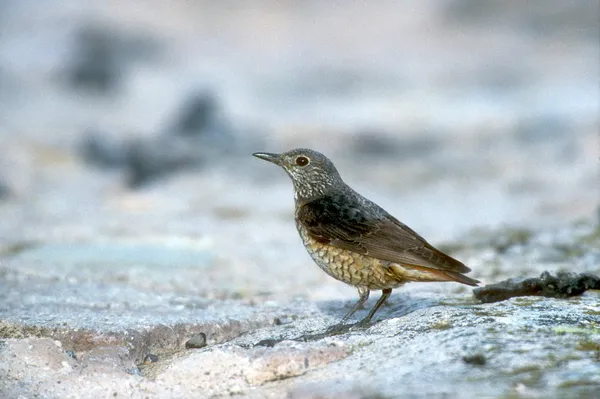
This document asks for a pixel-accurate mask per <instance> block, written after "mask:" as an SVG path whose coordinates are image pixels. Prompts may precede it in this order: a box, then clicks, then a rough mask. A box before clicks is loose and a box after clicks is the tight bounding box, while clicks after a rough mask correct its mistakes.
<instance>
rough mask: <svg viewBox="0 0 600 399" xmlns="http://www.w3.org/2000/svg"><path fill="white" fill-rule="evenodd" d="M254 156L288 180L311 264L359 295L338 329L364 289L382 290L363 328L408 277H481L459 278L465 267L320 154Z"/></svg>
mask: <svg viewBox="0 0 600 399" xmlns="http://www.w3.org/2000/svg"><path fill="white" fill-rule="evenodd" d="M252 155H254V156H255V157H258V158H260V159H264V160H265V161H269V162H272V163H274V164H276V165H279V166H281V167H282V168H283V169H284V170H285V171H286V172H287V174H288V175H289V176H290V177H291V179H292V182H293V183H294V197H295V202H296V211H295V218H296V227H297V229H298V232H299V233H300V237H302V241H303V243H304V246H305V247H306V249H307V251H308V253H309V254H310V256H311V257H312V259H313V260H314V261H315V263H316V264H317V265H318V266H319V267H320V268H321V269H322V270H323V271H324V272H325V273H327V274H329V275H330V276H331V277H333V278H335V279H337V280H340V281H342V282H344V283H346V284H349V285H352V286H354V287H356V288H357V289H358V294H359V296H360V298H359V299H358V301H357V302H356V304H355V305H354V306H353V307H352V309H350V311H349V312H348V313H347V314H346V315H345V316H344V318H343V319H342V320H341V322H340V324H339V326H342V325H343V324H344V323H345V322H346V321H347V320H348V319H349V318H350V317H351V316H352V315H353V314H354V313H355V312H356V310H357V309H359V308H360V307H361V306H362V305H363V304H364V303H365V301H366V300H367V299H368V298H369V292H370V290H382V295H381V297H380V298H379V300H378V301H377V303H376V304H375V306H374V307H373V309H371V311H370V312H369V314H368V315H367V316H366V317H365V318H364V319H363V320H361V321H360V322H359V324H361V325H364V324H368V323H369V322H370V321H371V318H372V317H373V315H374V314H375V313H376V312H377V310H378V309H379V308H380V307H381V305H382V304H383V302H385V300H386V299H387V298H388V297H389V296H390V294H391V293H392V289H393V288H398V287H400V286H401V285H403V284H404V283H406V282H410V281H455V282H459V283H462V284H467V285H472V286H476V285H477V283H478V282H479V281H477V280H474V279H472V278H469V277H467V276H465V275H463V273H468V272H470V271H471V269H469V268H468V267H467V266H465V265H464V264H462V263H461V262H459V261H458V260H456V259H454V258H452V257H450V256H448V255H446V254H444V253H443V252H441V251H440V250H438V249H436V248H434V247H433V246H432V245H431V244H429V243H428V242H427V241H425V239H424V238H423V237H421V236H420V235H419V234H417V233H416V232H415V231H414V230H412V229H411V228H410V227H408V226H406V225H405V224H404V223H402V222H400V221H399V220H398V219H396V218H395V217H393V216H392V215H390V214H389V213H387V212H386V211H385V210H384V209H383V208H381V207H380V206H379V205H377V204H375V203H374V202H372V201H369V200H368V199H366V198H365V197H363V196H362V195H360V194H358V193H357V192H356V191H354V190H353V189H352V188H350V187H349V186H348V185H347V184H346V183H344V181H343V180H342V178H341V177H340V174H339V173H338V171H337V169H336V167H335V166H334V165H333V162H331V161H330V160H329V159H328V158H327V157H326V156H325V155H323V154H321V153H319V152H317V151H313V150H309V149H295V150H291V151H289V152H286V153H283V154H271V153H266V152H257V153H254V154H252Z"/></svg>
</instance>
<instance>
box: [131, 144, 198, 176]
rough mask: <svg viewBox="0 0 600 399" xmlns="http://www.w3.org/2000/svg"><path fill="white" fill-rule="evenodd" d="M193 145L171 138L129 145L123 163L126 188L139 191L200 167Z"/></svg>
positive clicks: (194, 145)
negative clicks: (139, 188) (164, 177)
mask: <svg viewBox="0 0 600 399" xmlns="http://www.w3.org/2000/svg"><path fill="white" fill-rule="evenodd" d="M196 144H197V143H194V142H192V141H190V140H186V139H185V138H183V137H173V136H159V137H156V138H151V139H148V140H136V141H132V142H130V143H129V148H128V151H127V159H126V174H127V184H128V185H129V186H130V187H139V186H142V185H144V184H146V183H149V182H151V181H153V180H155V179H157V178H159V177H161V176H164V175H168V174H171V173H174V172H176V171H179V170H182V169H184V168H189V167H197V166H199V165H200V164H201V163H202V161H203V157H202V155H201V153H200V152H199V151H198V148H197V145H196Z"/></svg>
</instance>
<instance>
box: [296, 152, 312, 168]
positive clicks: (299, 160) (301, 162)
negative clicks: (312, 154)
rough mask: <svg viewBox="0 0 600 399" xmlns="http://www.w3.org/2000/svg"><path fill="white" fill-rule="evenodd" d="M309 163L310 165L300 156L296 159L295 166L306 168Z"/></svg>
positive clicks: (306, 159)
mask: <svg viewBox="0 0 600 399" xmlns="http://www.w3.org/2000/svg"><path fill="white" fill-rule="evenodd" d="M309 163H310V161H309V160H308V158H306V157H305V156H302V155H301V156H299V157H298V158H296V165H298V166H306V165H308V164H309Z"/></svg>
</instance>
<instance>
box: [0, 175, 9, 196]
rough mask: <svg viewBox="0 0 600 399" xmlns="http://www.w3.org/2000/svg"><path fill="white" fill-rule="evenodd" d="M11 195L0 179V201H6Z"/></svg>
mask: <svg viewBox="0 0 600 399" xmlns="http://www.w3.org/2000/svg"><path fill="white" fill-rule="evenodd" d="M10 195H11V190H10V188H9V187H8V185H7V184H6V183H5V182H4V181H2V179H0V201H1V200H4V199H7V198H8V197H10Z"/></svg>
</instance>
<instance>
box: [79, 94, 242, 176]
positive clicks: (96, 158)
mask: <svg viewBox="0 0 600 399" xmlns="http://www.w3.org/2000/svg"><path fill="white" fill-rule="evenodd" d="M175 114H176V117H175V118H174V120H173V122H172V123H169V124H168V125H167V126H166V127H165V128H164V132H163V133H161V134H158V135H157V136H153V137H150V138H137V139H133V140H120V141H119V140H118V139H114V138H111V137H110V136H109V135H107V134H103V133H102V132H99V131H90V132H89V133H88V134H87V135H86V137H85V138H84V140H83V142H82V143H81V145H80V154H81V156H82V157H83V159H85V160H86V161H87V162H89V163H90V164H92V165H96V166H99V167H104V168H122V169H123V170H124V171H125V174H126V176H127V184H128V185H129V186H130V187H139V186H142V185H144V184H146V183H149V182H151V181H153V180H155V179H157V178H160V177H163V176H166V175H169V174H172V173H175V172H177V171H180V170H183V169H188V168H197V167H200V166H201V165H203V164H204V163H205V162H206V161H217V162H218V161H220V160H221V159H222V158H223V156H226V155H231V154H236V153H240V152H241V151H244V150H245V149H247V148H249V147H250V142H249V140H248V139H247V138H244V137H242V136H241V134H240V132H238V131H237V130H236V129H234V128H233V123H232V122H230V121H229V120H228V119H227V118H226V117H225V116H224V114H223V113H222V112H221V111H220V108H219V104H218V101H217V99H216V97H215V96H214V95H212V94H210V93H209V92H204V91H203V92H199V93H196V94H194V95H192V96H189V97H187V98H186V99H185V100H184V101H183V104H182V106H181V107H180V110H179V111H177V112H175Z"/></svg>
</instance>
